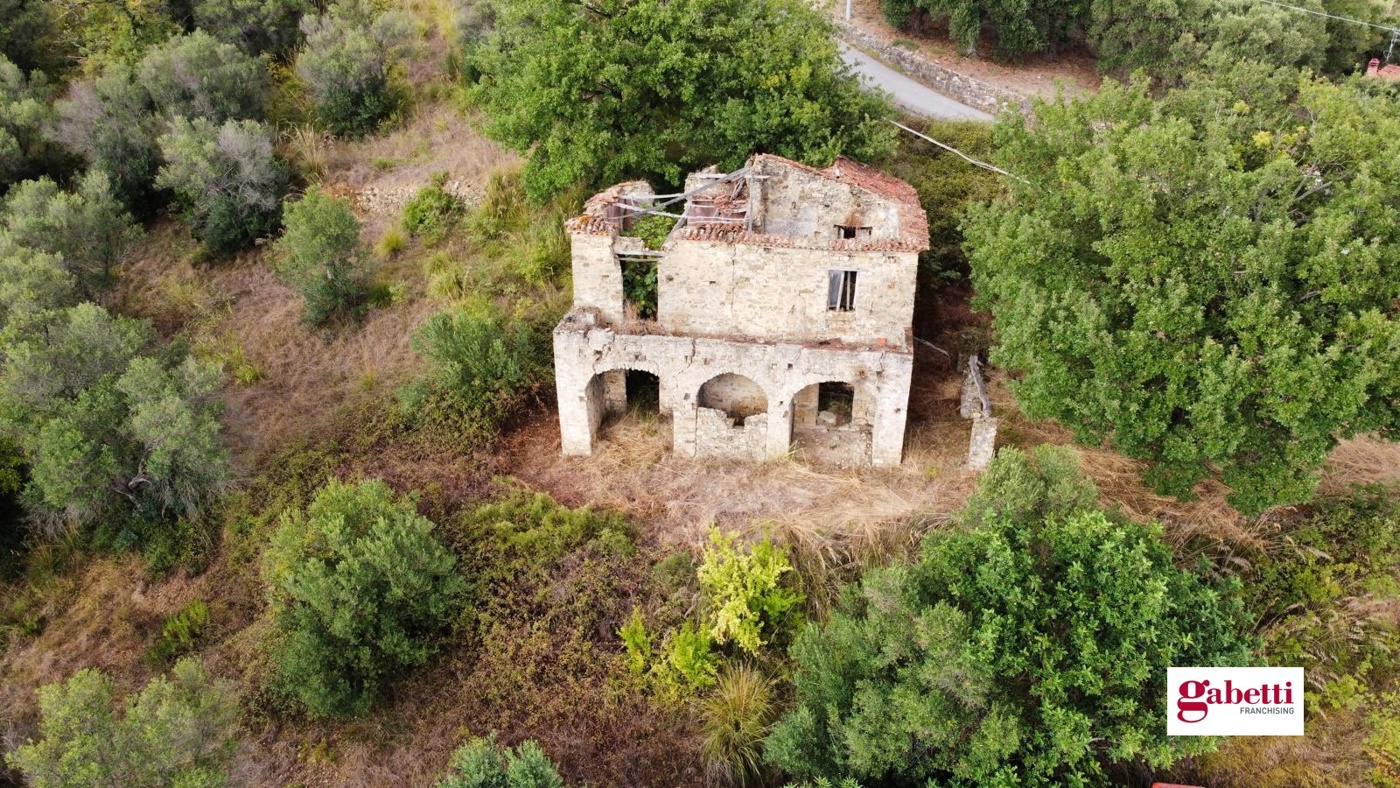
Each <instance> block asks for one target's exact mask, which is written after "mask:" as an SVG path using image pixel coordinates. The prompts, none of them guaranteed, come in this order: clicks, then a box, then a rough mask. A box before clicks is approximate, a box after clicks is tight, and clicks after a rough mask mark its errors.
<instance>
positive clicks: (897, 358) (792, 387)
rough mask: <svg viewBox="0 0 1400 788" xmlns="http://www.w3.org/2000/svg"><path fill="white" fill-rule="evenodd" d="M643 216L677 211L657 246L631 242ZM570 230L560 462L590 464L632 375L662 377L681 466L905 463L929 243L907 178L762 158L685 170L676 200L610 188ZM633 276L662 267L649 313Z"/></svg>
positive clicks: (559, 369) (842, 163) (560, 364)
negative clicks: (637, 296) (786, 458)
mask: <svg viewBox="0 0 1400 788" xmlns="http://www.w3.org/2000/svg"><path fill="white" fill-rule="evenodd" d="M668 200H673V201H674V202H672V203H671V205H674V207H670V205H668V204H667V201H668ZM645 211H665V212H668V213H674V212H678V211H679V212H680V213H681V215H682V218H681V219H680V220H679V221H678V222H677V223H676V226H675V228H674V229H672V230H671V233H670V235H669V237H668V238H667V239H666V241H665V243H664V244H663V245H662V246H661V249H660V250H648V249H646V248H645V246H644V245H643V243H642V241H641V240H640V239H638V238H633V237H629V236H627V235H626V234H624V233H625V232H626V230H627V228H628V227H629V226H630V224H631V222H632V221H634V220H635V219H636V218H637V217H638V216H639V215H640V214H641V213H643V212H645ZM568 229H569V233H570V237H571V240H572V242H573V274H574V277H573V278H574V309H573V310H572V311H571V312H570V313H569V314H568V315H567V316H565V318H564V320H563V321H562V322H561V323H560V324H559V326H558V328H556V329H555V332H554V363H555V379H556V385H557V389H558V395H559V420H560V428H561V433H562V445H563V451H564V453H565V454H575V455H587V454H590V453H591V452H592V450H593V446H594V443H595V441H596V440H597V436H598V431H599V428H600V426H601V425H602V423H603V421H604V419H605V418H606V417H607V416H608V415H609V414H614V413H618V412H620V411H623V410H624V409H625V408H626V407H627V395H628V392H627V390H626V387H627V382H628V380H627V378H628V376H627V373H626V370H633V371H637V372H646V373H649V374H651V375H654V376H656V378H657V380H658V381H659V383H658V387H659V405H660V409H661V412H662V413H663V414H667V415H670V416H671V419H672V434H673V436H674V450H675V452H676V453H677V454H679V455H681V456H686V457H723V458H730V459H762V458H766V457H774V456H781V455H784V454H787V453H788V452H789V451H790V450H791V449H792V448H793V447H796V448H797V449H798V450H799V451H801V452H803V453H804V454H808V455H810V456H812V457H814V458H816V459H819V460H822V461H827V462H836V463H840V464H845V465H861V464H875V465H895V464H898V463H899V462H900V460H901V456H902V452H903V444H904V427H905V420H906V417H907V414H906V410H907V407H908V400H909V385H910V379H911V376H912V373H913V349H912V345H911V343H912V339H911V333H910V323H911V321H912V318H913V309H914V287H915V274H916V269H917V265H918V262H917V261H918V253H919V252H920V251H922V250H923V249H926V248H927V247H928V225H927V221H926V218H925V216H924V214H923V211H922V209H921V208H920V206H919V202H918V197H917V195H916V194H915V193H914V190H913V189H912V188H911V187H909V186H908V185H907V184H905V183H903V182H902V181H899V180H897V179H894V178H891V177H889V176H887V175H884V174H883V173H880V172H878V171H875V170H872V169H869V168H867V167H865V166H863V165H860V164H857V163H855V162H851V161H846V160H839V161H838V162H837V163H836V164H834V165H833V166H831V167H828V168H826V169H824V170H817V169H813V168H810V167H805V166H803V165H800V164H797V163H795V162H791V161H788V160H786V159H782V158H779V157H776V156H768V155H759V156H755V157H753V158H752V159H750V160H749V162H748V164H747V165H746V166H745V167H744V168H743V169H741V170H739V171H737V172H735V173H729V174H724V173H719V172H715V171H704V172H701V173H696V174H695V175H692V176H691V178H690V179H689V180H688V182H687V186H686V191H685V193H684V194H682V195H674V196H667V195H655V194H654V193H653V192H652V191H651V189H650V187H648V186H647V185H646V184H641V183H628V184H620V185H618V186H614V187H612V188H611V189H609V190H607V191H605V192H602V193H600V194H599V195H597V196H595V197H594V198H593V199H591V200H589V201H588V203H587V206H586V207H585V213H584V215H583V216H580V217H578V218H576V219H573V220H571V221H570V222H569V227H568ZM625 265H655V266H656V269H657V270H656V275H657V276H656V281H657V289H656V314H655V316H654V317H652V318H650V319H647V320H641V319H639V317H638V315H639V314H640V312H639V308H638V306H637V305H635V304H630V303H629V302H628V301H627V298H626V296H625V293H624V291H625V287H624V274H623V270H624V266H625ZM824 398H825V399H824Z"/></svg>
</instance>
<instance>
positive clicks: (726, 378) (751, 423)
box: [695, 372, 768, 459]
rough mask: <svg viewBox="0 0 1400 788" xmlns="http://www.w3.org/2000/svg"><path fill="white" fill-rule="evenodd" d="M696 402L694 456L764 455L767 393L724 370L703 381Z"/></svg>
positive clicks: (739, 456) (740, 457) (737, 457)
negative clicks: (720, 373)
mask: <svg viewBox="0 0 1400 788" xmlns="http://www.w3.org/2000/svg"><path fill="white" fill-rule="evenodd" d="M695 403H696V409H695V449H696V454H697V455H699V456H706V457H728V458H736V459H761V458H763V457H764V456H766V454H767V448H768V447H767V440H768V395H767V394H766V393H765V392H764V391H763V387H762V386H760V385H758V384H757V383H755V382H754V381H753V380H751V379H749V378H747V377H744V376H743V375H738V374H735V373H732V372H726V373H724V374H722V375H716V376H715V377H713V378H710V379H709V380H707V381H705V383H704V384H703V385H701V386H700V390H699V392H697V394H696V398H695Z"/></svg>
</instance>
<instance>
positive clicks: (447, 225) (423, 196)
mask: <svg viewBox="0 0 1400 788" xmlns="http://www.w3.org/2000/svg"><path fill="white" fill-rule="evenodd" d="M445 183H446V178H445V177H444V176H442V175H439V176H437V177H435V178H433V182H432V184H431V185H429V186H425V187H423V188H422V189H419V190H418V193H417V194H416V195H414V196H413V199H411V200H409V201H408V204H406V205H404V207H403V226H404V229H406V230H408V234H409V235H411V236H413V237H414V238H422V239H423V240H424V241H426V242H428V243H437V242H438V241H441V240H442V237H443V236H444V235H446V234H447V232H448V231H449V230H451V229H452V226H453V225H454V224H455V223H456V222H457V220H458V219H460V218H461V216H462V210H463V208H462V201H461V200H459V199H457V198H456V197H453V196H452V195H451V194H448V193H447V191H446V190H445V189H443V185H444V184H445Z"/></svg>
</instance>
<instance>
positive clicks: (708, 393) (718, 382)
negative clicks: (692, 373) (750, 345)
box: [696, 372, 768, 427]
mask: <svg viewBox="0 0 1400 788" xmlns="http://www.w3.org/2000/svg"><path fill="white" fill-rule="evenodd" d="M696 403H697V404H698V405H699V406H700V407H702V408H711V409H713V410H718V411H723V412H724V415H725V416H727V417H729V418H731V419H733V420H734V426H736V427H742V426H743V425H744V421H745V420H746V419H748V418H749V417H751V416H757V415H759V414H760V413H767V412H768V395H766V394H764V393H763V388H762V387H760V386H759V385H758V384H757V383H755V382H753V381H752V380H750V379H748V378H746V377H744V376H743V375H736V374H734V373H732V372H726V373H725V374H723V375H718V376H716V377H713V378H710V379H709V380H707V381H705V384H704V385H702V386H701V387H700V394H699V397H698V398H697V400H696Z"/></svg>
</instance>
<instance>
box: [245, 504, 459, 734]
mask: <svg viewBox="0 0 1400 788" xmlns="http://www.w3.org/2000/svg"><path fill="white" fill-rule="evenodd" d="M432 530H433V524H432V523H431V522H430V521H429V520H428V519H427V518H425V517H422V516H420V515H418V514H417V513H416V512H415V511H414V508H413V504H412V502H410V501H401V500H395V497H394V494H393V492H392V491H391V490H390V489H389V487H388V486H387V485H385V484H384V483H383V482H378V481H370V482H362V483H360V484H356V485H348V484H341V483H340V482H336V481H332V482H330V483H329V484H327V485H326V486H325V487H324V488H323V489H322V490H321V491H320V492H318V493H317V494H316V497H315V499H314V500H312V502H311V504H310V505H309V506H308V507H307V509H306V512H305V513H302V512H300V511H294V512H292V513H289V514H287V515H284V516H283V518H282V520H281V523H280V524H279V526H278V528H277V530H276V531H275V532H274V533H273V536H272V541H271V544H270V545H269V546H268V549H267V553H266V556H265V558H264V569H263V575H264V579H265V580H266V582H267V585H268V589H269V598H270V602H271V607H272V614H273V618H274V620H275V622H276V625H277V635H276V637H275V638H274V641H273V643H272V655H273V661H274V664H275V665H276V668H277V672H278V686H279V687H280V688H281V690H282V691H283V692H285V693H286V694H288V695H289V696H291V697H292V698H294V699H295V700H296V702H297V703H298V705H299V706H300V707H301V708H303V709H304V710H305V711H306V712H307V713H308V714H311V715H312V716H316V717H331V716H342V717H343V716H353V715H358V714H363V713H364V712H365V711H367V710H368V708H369V706H370V704H371V703H372V702H373V700H374V696H375V693H376V690H377V689H378V686H379V683H380V682H381V681H382V680H383V679H385V678H387V677H390V676H392V675H394V674H395V673H396V672H398V671H400V670H402V669H404V668H409V667H415V666H418V665H422V664H424V663H425V662H427V660H428V658H429V657H430V656H431V655H432V654H433V653H434V652H435V650H436V640H437V638H436V635H437V633H438V632H439V631H440V630H442V628H443V627H444V626H446V624H447V623H448V621H449V620H450V619H451V617H452V616H453V613H454V609H455V607H456V604H457V597H458V594H459V592H460V590H461V587H462V580H461V578H460V577H458V576H457V575H456V574H454V572H453V567H454V565H455V563H456V562H455V559H454V558H453V556H452V554H451V553H450V552H448V551H447V550H446V549H445V548H444V547H443V546H442V544H441V543H440V542H438V541H437V539H436V538H435V537H434V536H433V534H432Z"/></svg>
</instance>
